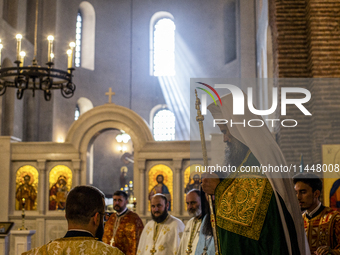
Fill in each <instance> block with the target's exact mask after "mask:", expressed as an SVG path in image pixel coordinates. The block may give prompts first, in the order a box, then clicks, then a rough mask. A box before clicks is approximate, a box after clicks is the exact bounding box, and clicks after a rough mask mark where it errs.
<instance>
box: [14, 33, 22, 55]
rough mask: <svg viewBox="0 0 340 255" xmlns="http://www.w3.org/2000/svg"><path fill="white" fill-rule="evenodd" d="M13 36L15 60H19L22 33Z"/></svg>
mask: <svg viewBox="0 0 340 255" xmlns="http://www.w3.org/2000/svg"><path fill="white" fill-rule="evenodd" d="M15 38H17V60H18V61H20V52H21V39H22V35H21V34H17V35H16V36H15Z"/></svg>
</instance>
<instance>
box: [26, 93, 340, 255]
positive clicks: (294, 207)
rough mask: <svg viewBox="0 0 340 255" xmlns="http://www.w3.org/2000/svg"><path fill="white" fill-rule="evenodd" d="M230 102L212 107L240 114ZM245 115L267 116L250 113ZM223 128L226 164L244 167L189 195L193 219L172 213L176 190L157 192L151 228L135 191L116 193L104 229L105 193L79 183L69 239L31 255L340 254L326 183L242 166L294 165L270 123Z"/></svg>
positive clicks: (71, 204) (337, 219)
mask: <svg viewBox="0 0 340 255" xmlns="http://www.w3.org/2000/svg"><path fill="white" fill-rule="evenodd" d="M222 103H223V107H222V104H221V105H215V104H211V105H209V106H208V109H209V111H210V112H211V114H212V115H213V117H214V118H215V119H229V118H230V116H231V115H232V113H231V110H230V109H232V107H231V104H232V100H231V95H230V94H229V95H226V96H224V97H222ZM243 117H244V118H246V119H252V118H261V117H260V116H254V115H253V114H252V113H251V112H249V111H248V112H246V113H245V116H243ZM243 117H242V118H243ZM234 118H235V116H234ZM218 126H219V128H220V130H221V132H222V133H223V140H224V142H225V144H226V151H225V160H226V164H230V165H232V166H236V167H237V169H238V171H236V172H235V173H232V174H230V175H223V174H222V175H218V174H212V173H205V174H203V175H202V178H203V179H202V184H201V185H200V186H201V187H199V189H196V188H197V187H194V189H191V190H189V191H188V192H187V193H186V206H187V213H188V215H189V216H190V217H191V218H190V219H189V220H188V221H187V223H186V225H184V223H183V222H182V221H181V220H180V219H178V218H176V217H174V216H173V215H171V211H170V201H169V199H168V194H167V195H164V194H162V193H155V194H152V196H151V197H150V213H151V215H150V216H151V219H150V220H149V221H148V222H147V223H146V224H145V226H144V224H143V222H142V220H141V218H140V217H139V216H138V215H137V213H135V212H133V211H131V210H130V209H128V208H127V199H128V196H127V194H126V193H125V192H124V191H116V192H115V193H114V194H113V208H114V210H115V213H113V214H112V215H111V216H110V218H109V219H108V221H107V222H106V223H105V226H104V222H103V217H104V199H103V193H102V192H101V191H100V190H98V189H97V188H94V187H91V186H77V187H75V188H73V189H72V190H71V191H70V192H69V194H68V196H67V200H66V219H67V221H68V231H67V233H66V234H65V236H64V237H63V238H60V239H57V240H54V241H51V242H49V243H48V244H46V245H44V246H42V247H38V248H35V249H33V250H31V251H28V252H27V253H24V254H25V255H29V254H117V255H119V254H128V255H135V254H137V255H206V254H209V255H214V254H215V255H216V254H221V255H241V254H254V255H260V254H261V255H263V254H268V255H269V254H273V255H280V254H282V255H309V254H316V255H326V254H333V255H336V254H340V213H339V212H338V211H337V210H333V209H331V208H328V207H325V206H323V205H322V203H321V201H320V194H321V191H322V180H321V179H320V178H319V177H318V176H317V175H313V174H308V173H301V174H298V175H296V176H294V177H293V178H288V177H287V176H283V173H280V174H281V176H277V175H274V174H273V173H246V172H242V171H239V170H240V169H241V167H246V166H260V165H266V164H267V165H268V164H271V165H278V164H286V163H285V159H284V157H283V155H282V153H281V151H280V149H279V147H278V146H277V144H276V143H275V141H274V140H273V138H272V135H271V133H270V132H269V130H268V129H267V128H266V127H261V128H257V129H255V130H250V129H249V127H248V128H245V127H242V126H240V125H229V123H222V124H219V125H218ZM276 174H277V173H276ZM208 196H211V201H210V202H211V203H208V201H209V197H208ZM87 201H88V202H87Z"/></svg>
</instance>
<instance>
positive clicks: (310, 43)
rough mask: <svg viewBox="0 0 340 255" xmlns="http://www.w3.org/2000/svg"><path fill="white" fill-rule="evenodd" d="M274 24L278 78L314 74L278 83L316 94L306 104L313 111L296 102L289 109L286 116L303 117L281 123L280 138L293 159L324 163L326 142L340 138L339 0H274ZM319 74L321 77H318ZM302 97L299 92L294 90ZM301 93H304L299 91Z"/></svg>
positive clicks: (276, 74)
mask: <svg viewBox="0 0 340 255" xmlns="http://www.w3.org/2000/svg"><path fill="white" fill-rule="evenodd" d="M269 10H270V15H269V23H270V26H271V28H272V31H273V38H274V39H273V51H274V52H273V55H274V77H278V78H313V79H309V80H307V81H305V82H303V84H302V83H301V82H302V81H298V82H297V81H294V82H280V83H279V84H278V85H279V86H281V87H282V86H288V87H292V86H296V87H304V88H307V89H308V90H309V91H310V92H311V94H312V98H311V100H310V101H309V102H308V104H305V106H306V108H307V109H308V110H309V111H310V112H311V113H312V116H304V115H303V114H302V113H301V111H300V110H298V109H297V107H295V106H292V107H288V108H287V116H281V118H282V119H283V117H284V118H285V119H288V118H292V119H296V120H297V121H298V122H299V125H298V126H297V127H295V128H293V129H292V128H291V129H290V128H282V127H280V129H279V131H278V134H277V140H278V143H279V145H280V147H281V149H282V151H283V153H284V155H285V157H286V159H287V161H288V163H294V164H299V161H300V155H301V154H303V156H304V162H305V164H317V163H322V151H321V150H322V148H321V146H322V144H339V143H340V132H339V127H340V125H339V124H340V119H339V118H340V117H339V116H340V110H339V109H340V101H339V93H340V90H339V81H337V80H335V79H319V78H338V77H340V70H339V63H340V44H339V36H340V27H339V16H338V13H339V11H340V1H336V0H333V1H327V0H326V1H317V0H306V1H304V0H296V1H295V0H294V1H279V0H275V1H270V3H269ZM316 78H317V79H316ZM293 96H298V95H293ZM300 97H301V95H300Z"/></svg>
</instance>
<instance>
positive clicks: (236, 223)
mask: <svg viewBox="0 0 340 255" xmlns="http://www.w3.org/2000/svg"><path fill="white" fill-rule="evenodd" d="M240 166H244V167H246V166H250V167H251V166H260V164H259V162H258V160H257V159H256V158H255V156H254V155H253V154H252V153H251V152H250V151H249V152H248V154H247V156H246V158H245V159H244V160H243V162H242V164H241V165H240ZM240 166H239V168H238V170H239V169H240ZM279 198H280V197H279ZM292 199H295V197H294V198H292ZM277 203H281V205H282V209H283V212H284V215H285V221H286V224H287V227H288V229H289V232H290V235H291V247H292V254H293V255H298V254H300V252H299V249H298V243H297V237H296V231H295V226H294V223H293V220H292V217H291V215H290V214H289V212H288V210H287V208H286V207H285V204H284V202H283V200H282V199H281V200H280V201H276V198H275V195H274V191H273V188H272V187H271V184H270V182H269V181H268V179H267V178H265V176H263V175H261V174H260V173H244V172H237V173H235V174H232V175H230V176H229V178H226V179H224V180H223V181H222V182H220V184H219V185H218V186H217V188H216V190H215V206H216V225H217V226H216V229H217V237H218V244H219V254H221V255H229V254H232V255H244V254H252V255H263V254H275V255H286V254H289V253H288V246H287V243H286V239H285V236H284V232H283V227H282V221H281V219H280V214H279V211H278V207H277ZM301 255H302V254H301Z"/></svg>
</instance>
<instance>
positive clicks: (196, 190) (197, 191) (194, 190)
mask: <svg viewBox="0 0 340 255" xmlns="http://www.w3.org/2000/svg"><path fill="white" fill-rule="evenodd" d="M191 192H195V193H196V194H197V196H199V198H201V191H199V190H198V189H191V190H189V191H188V193H187V195H188V194H189V193H191Z"/></svg>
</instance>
